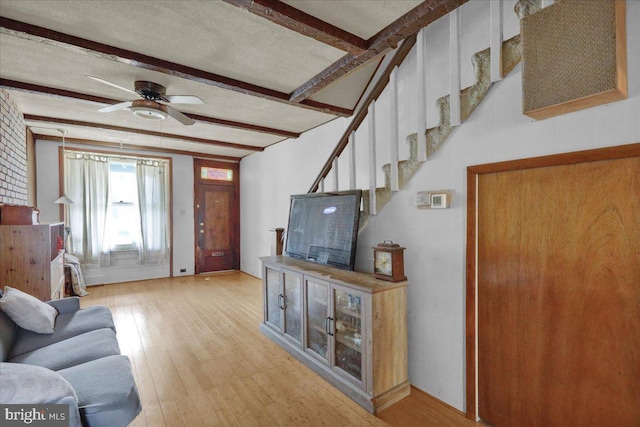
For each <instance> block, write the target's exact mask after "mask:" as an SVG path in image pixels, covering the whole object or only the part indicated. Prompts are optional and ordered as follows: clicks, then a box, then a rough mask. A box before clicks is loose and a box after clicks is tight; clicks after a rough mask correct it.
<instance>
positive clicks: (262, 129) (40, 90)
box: [0, 79, 300, 138]
mask: <svg viewBox="0 0 640 427" xmlns="http://www.w3.org/2000/svg"><path fill="white" fill-rule="evenodd" d="M0 87H2V88H5V89H9V90H18V91H21V92H27V93H34V94H36V95H48V96H52V97H57V98H66V99H74V100H81V101H88V102H93V103H97V104H107V105H113V104H118V103H120V102H122V101H121V100H118V99H111V98H103V97H101V96H95V95H88V94H85V93H80V92H73V91H70V90H64V89H56V88H52V87H48V86H40V85H35V84H32V83H25V82H19V81H15V80H8V79H0ZM183 114H184V115H186V116H187V117H189V118H191V119H193V120H195V121H197V122H202V123H208V124H214V125H220V126H225V127H230V128H234V129H241V130H248V131H252V132H259V133H266V134H270V135H277V136H284V137H286V138H297V137H299V136H300V133H298V132H290V131H287V130H282V129H274V128H270V127H266V126H258V125H252V124H249V123H242V122H235V121H232V120H224V119H217V118H215V117H207V116H200V115H197V114H189V113H183Z"/></svg>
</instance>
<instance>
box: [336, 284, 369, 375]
mask: <svg viewBox="0 0 640 427" xmlns="http://www.w3.org/2000/svg"><path fill="white" fill-rule="evenodd" d="M334 308H335V366H336V367H338V368H340V369H341V370H343V371H344V372H346V373H347V374H348V375H350V376H351V377H353V378H355V379H356V380H358V381H362V362H363V357H362V340H363V336H362V296H361V295H359V294H357V293H352V292H347V291H343V290H340V289H335V290H334Z"/></svg>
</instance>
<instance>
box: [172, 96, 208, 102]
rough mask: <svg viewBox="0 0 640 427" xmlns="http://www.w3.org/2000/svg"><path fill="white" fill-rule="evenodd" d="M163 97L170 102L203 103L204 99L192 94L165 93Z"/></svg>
mask: <svg viewBox="0 0 640 427" xmlns="http://www.w3.org/2000/svg"><path fill="white" fill-rule="evenodd" d="M164 99H165V100H166V101H167V102H170V103H172V104H204V101H203V100H202V99H200V98H198V97H197V96H194V95H165V96H164Z"/></svg>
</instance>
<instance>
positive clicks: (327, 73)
mask: <svg viewBox="0 0 640 427" xmlns="http://www.w3.org/2000/svg"><path fill="white" fill-rule="evenodd" d="M467 1H469V0H425V1H424V2H423V3H421V4H420V5H418V6H416V7H415V8H413V9H411V10H410V11H409V12H407V13H406V14H404V15H403V16H401V17H400V18H398V19H396V20H395V21H394V22H392V23H391V24H389V25H388V26H387V27H385V28H384V29H383V30H382V31H380V32H379V33H378V34H376V35H375V36H373V37H372V38H370V39H369V40H368V42H367V43H368V46H369V48H368V49H367V50H366V51H365V52H363V53H362V54H360V55H354V54H347V55H345V56H343V57H342V58H340V59H339V60H337V61H336V62H334V63H333V64H331V65H330V66H329V67H327V68H325V69H324V70H323V71H321V72H320V73H318V74H317V75H316V76H314V77H313V78H312V79H311V80H309V81H308V82H306V83H304V84H303V85H301V86H300V87H298V88H297V89H296V90H294V91H293V92H292V93H291V97H290V99H291V101H295V102H306V101H305V100H308V99H307V98H309V97H311V96H313V95H314V94H316V93H317V92H319V91H320V90H321V89H324V88H325V87H327V86H329V85H330V84H331V83H333V82H335V81H336V80H338V79H339V78H341V77H343V76H344V75H345V74H347V73H349V72H351V71H353V70H354V69H356V68H357V67H359V66H361V65H363V64H365V63H366V62H368V61H370V60H371V59H373V58H375V57H376V56H378V55H381V54H384V53H386V52H388V51H389V50H391V49H395V48H396V46H397V45H398V43H399V42H400V41H401V40H403V39H406V38H407V37H409V36H412V35H414V34H416V33H417V32H418V31H420V29H421V28H423V27H426V26H427V25H429V24H430V23H432V22H433V21H435V20H436V19H438V18H441V17H442V16H444V15H446V14H447V13H449V12H451V11H452V10H453V9H456V8H458V7H460V6H461V5H462V4H464V3H466V2H467Z"/></svg>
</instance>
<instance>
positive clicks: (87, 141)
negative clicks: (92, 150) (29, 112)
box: [33, 134, 242, 162]
mask: <svg viewBox="0 0 640 427" xmlns="http://www.w3.org/2000/svg"><path fill="white" fill-rule="evenodd" d="M33 139H34V140H40V141H53V142H62V137H60V136H53V135H40V134H33ZM64 142H65V143H67V144H78V145H89V146H95V147H110V148H117V149H120V150H136V151H153V152H155V153H166V154H180V155H183V156H192V157H201V158H206V159H217V160H227V161H232V162H239V161H240V160H241V159H242V158H241V157H232V156H218V155H215V154H205V153H197V152H195V151H184V150H173V149H170V148H160V147H147V146H146V145H136V144H120V143H118V142H109V141H97V140H93V139H79V138H65V139H64Z"/></svg>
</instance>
